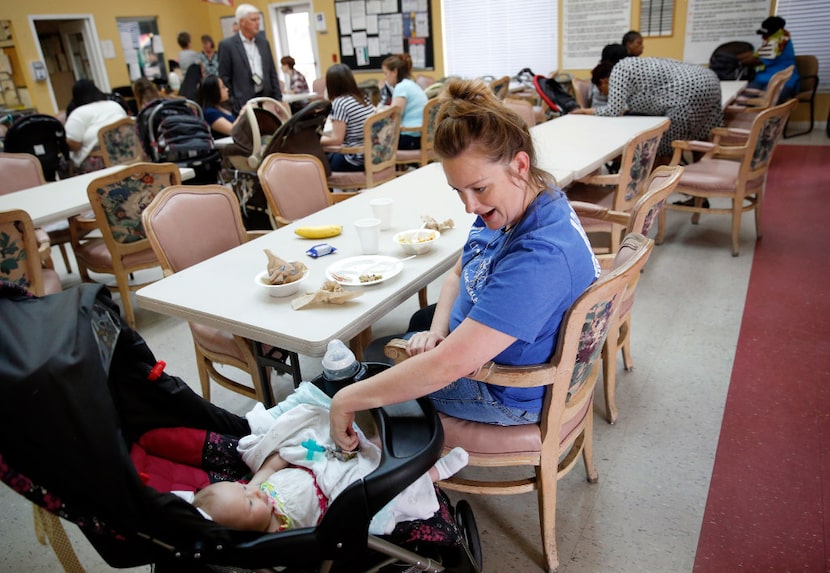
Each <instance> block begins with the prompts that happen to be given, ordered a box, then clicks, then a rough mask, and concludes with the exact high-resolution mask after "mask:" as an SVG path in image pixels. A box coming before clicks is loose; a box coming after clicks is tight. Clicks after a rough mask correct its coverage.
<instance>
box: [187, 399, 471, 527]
mask: <svg viewBox="0 0 830 573" xmlns="http://www.w3.org/2000/svg"><path fill="white" fill-rule="evenodd" d="M306 384H309V383H306ZM309 386H310V384H309ZM312 388H313V387H312ZM306 389H308V387H307V388H306ZM315 390H316V388H315ZM299 391H302V390H299ZM316 391H317V392H319V393H320V394H322V392H321V391H319V390H316ZM323 397H324V399H327V398H328V397H326V396H323ZM279 407H280V406H279V405H278V406H276V407H275V408H279ZM266 415H267V414H266ZM356 432H357V435H358V436H359V439H360V444H359V445H360V450H359V451H357V452H354V453H348V454H343V453H342V452H339V451H336V449H335V447H334V443H333V442H332V440H331V438H330V436H329V433H330V432H329V410H328V408H327V407H325V406H321V405H318V404H309V403H302V404H299V405H296V406H295V407H293V408H291V409H290V410H288V411H286V412H283V413H281V414H279V415H278V416H277V417H276V418H275V419H273V423H272V425H271V426H270V427H269V428H268V429H267V431H265V432H264V433H262V434H251V435H250V436H246V437H244V438H242V440H240V442H239V451H240V453H241V454H242V459H243V460H244V461H245V463H246V464H248V467H250V468H251V470H252V471H255V472H256V473H255V474H254V476H253V477H252V478H251V481H250V482H249V483H247V484H244V483H241V482H217V483H213V484H211V485H209V486H207V487H205V488H203V489H202V490H200V491H198V492H197V493H196V495H195V496H194V499H193V505H194V506H196V507H198V508H199V509H201V510H202V511H203V512H205V513H206V514H207V515H208V516H209V517H210V519H212V520H214V521H216V522H217V523H220V524H222V525H225V526H227V527H233V528H235V529H243V530H253V531H267V532H275V531H285V530H288V529H297V528H300V527H314V526H316V525H317V524H318V523H319V522H320V520H321V519H322V517H323V514H324V513H325V511H326V508H327V507H328V504H329V502H330V501H331V500H333V499H334V498H336V497H337V496H338V495H340V494H341V493H342V492H343V490H344V489H346V487H348V486H349V485H350V484H351V483H352V482H354V481H356V480H358V479H361V478H363V477H364V476H366V475H368V474H369V473H371V472H372V471H373V470H374V469H375V468H376V467H377V466H378V464H379V463H380V456H381V451H380V448H378V447H377V446H376V445H375V444H373V443H371V442H370V441H369V440H367V439H366V437H365V436H364V435H363V434H362V433H361V432H360V430H359V429H356ZM465 465H467V452H465V451H464V450H463V449H461V448H454V449H453V450H452V451H450V452H449V453H448V454H447V455H446V456H444V457H443V458H441V459H440V460H438V462H437V463H436V464H435V465H434V466H433V467H432V468H430V470H429V472H428V473H427V474H424V475H423V476H421V477H420V478H419V479H417V480H416V481H415V482H413V483H412V484H410V485H409V486H408V487H407V488H406V489H405V490H404V491H402V492H401V493H400V494H398V495H397V496H396V497H395V498H394V499H393V500H392V501H391V502H390V503H389V504H387V505H386V507H384V508H383V509H381V510H380V511H379V512H378V514H377V515H376V516H374V518H373V519H372V522H371V524H370V526H369V532H370V533H373V534H376V535H383V534H388V533H391V532H392V530H393V529H394V528H395V524H396V523H398V522H399V521H408V520H413V519H428V518H430V517H432V515H433V514H434V513H435V512H436V511H437V510H438V500H437V498H436V495H435V489H434V487H433V485H432V484H433V482H435V481H438V480H440V479H445V478H447V477H449V476H451V475H453V474H454V473H456V472H457V471H458V470H460V469H461V468H462V467H464V466H465Z"/></svg>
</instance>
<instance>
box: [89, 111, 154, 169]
mask: <svg viewBox="0 0 830 573" xmlns="http://www.w3.org/2000/svg"><path fill="white" fill-rule="evenodd" d="M98 147H99V149H100V152H101V157H102V158H103V159H104V165H105V166H107V167H112V166H113V165H129V164H131V163H139V162H141V161H147V159H146V158H145V157H144V150H143V149H142V147H141V141H140V140H139V139H138V131H136V127H135V120H134V119H133V118H131V117H125V118H122V119H119V120H118V121H115V122H113V123H111V124H109V125H105V126H104V127H102V128H101V129H100V130H99V131H98Z"/></svg>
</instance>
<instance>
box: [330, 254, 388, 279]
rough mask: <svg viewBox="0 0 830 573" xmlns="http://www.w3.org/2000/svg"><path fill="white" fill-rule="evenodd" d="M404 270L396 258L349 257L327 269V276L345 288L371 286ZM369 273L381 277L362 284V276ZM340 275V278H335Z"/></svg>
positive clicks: (379, 256) (377, 256)
mask: <svg viewBox="0 0 830 573" xmlns="http://www.w3.org/2000/svg"><path fill="white" fill-rule="evenodd" d="M401 269H403V263H402V262H401V261H400V259H397V258H395V257H386V256H383V255H363V256H360V257H349V258H348V259H343V260H342V261H338V262H336V263H334V264H333V265H331V266H330V267H329V268H327V269H326V276H327V277H328V278H329V279H331V280H333V281H336V282H338V283H340V284H341V285H345V286H369V285H374V284H378V283H382V282H383V281H385V280H388V279H391V278H392V277H394V276H397V274H398V273H400V272H401ZM365 272H369V273H371V274H373V275H380V278H379V279H377V280H374V281H369V282H360V275H361V274H363V273H365ZM334 275H338V276H336V277H335V276H334Z"/></svg>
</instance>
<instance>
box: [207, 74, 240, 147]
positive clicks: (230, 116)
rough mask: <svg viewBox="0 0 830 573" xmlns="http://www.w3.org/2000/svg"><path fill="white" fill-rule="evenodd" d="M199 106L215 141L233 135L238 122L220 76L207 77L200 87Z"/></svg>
mask: <svg viewBox="0 0 830 573" xmlns="http://www.w3.org/2000/svg"><path fill="white" fill-rule="evenodd" d="M198 98H199V105H201V106H202V113H203V114H204V115H205V121H206V122H207V124H208V125H209V126H210V133H211V135H213V137H214V139H218V138H221V137H225V136H227V135H230V134H231V128H232V127H233V124H234V122H235V121H236V116H235V115H234V113H233V109H231V105H230V97H229V93H228V88H227V87H225V83H224V82H223V81H222V78H220V77H219V76H213V75H211V76H206V77H205V78H204V79H203V80H202V84H201V85H200V86H199V95H198Z"/></svg>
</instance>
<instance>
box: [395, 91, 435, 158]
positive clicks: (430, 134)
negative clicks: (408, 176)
mask: <svg viewBox="0 0 830 573" xmlns="http://www.w3.org/2000/svg"><path fill="white" fill-rule="evenodd" d="M440 107H441V101H440V100H438V99H430V100H427V103H426V105H424V114H423V118H424V119H423V121H422V122H421V148H420V149H398V150H397V151H396V152H395V163H396V164H397V165H411V164H414V163H417V164H418V166H419V167H423V166H424V165H427V164H429V162H430V161H434V160H435V154H434V153H433V147H434V144H435V128H436V126H437V125H438V121H437V119H438V110H439V109H440ZM404 129H406V128H405V127H401V131H403V130H404ZM398 173H399V174H401V175H402V174H404V173H406V171H399V172H398Z"/></svg>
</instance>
